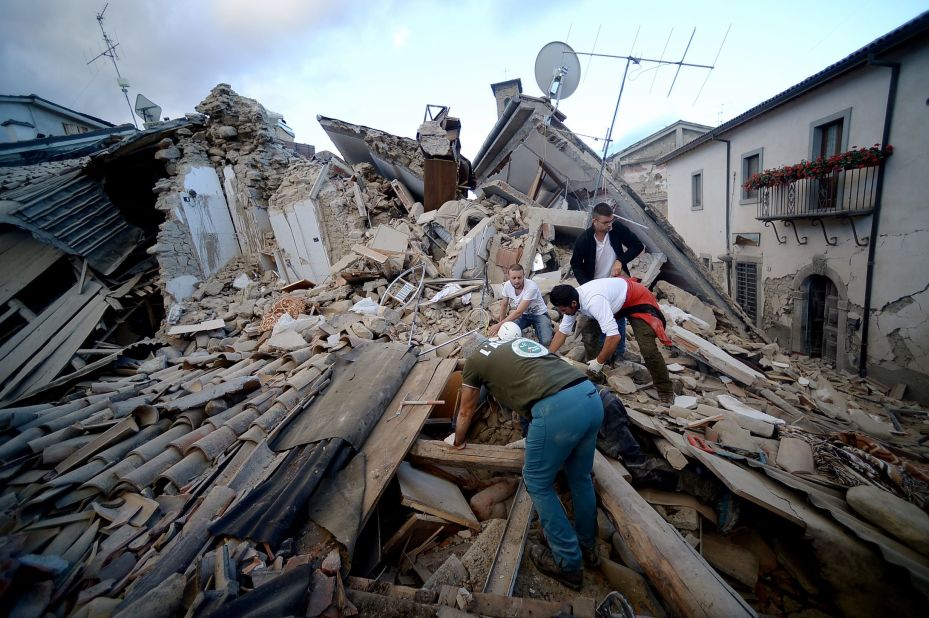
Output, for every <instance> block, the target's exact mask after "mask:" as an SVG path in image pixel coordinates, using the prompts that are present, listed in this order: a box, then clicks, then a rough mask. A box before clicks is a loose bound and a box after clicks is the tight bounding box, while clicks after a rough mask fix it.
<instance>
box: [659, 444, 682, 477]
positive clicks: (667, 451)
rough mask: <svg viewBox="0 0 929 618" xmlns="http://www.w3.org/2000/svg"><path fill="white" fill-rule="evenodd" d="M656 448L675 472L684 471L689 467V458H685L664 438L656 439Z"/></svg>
mask: <svg viewBox="0 0 929 618" xmlns="http://www.w3.org/2000/svg"><path fill="white" fill-rule="evenodd" d="M655 448H657V449H658V452H659V453H661V456H662V457H664V458H665V461H667V462H668V463H669V464H671V467H672V468H674V469H675V470H683V469H684V466H686V465H687V458H686V457H684V454H683V453H681V452H680V451H679V450H678V448H677V447H676V446H674V445H673V444H671V443H670V442H668V441H667V440H665V439H664V438H655Z"/></svg>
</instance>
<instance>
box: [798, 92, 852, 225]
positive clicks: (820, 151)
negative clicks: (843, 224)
mask: <svg viewBox="0 0 929 618" xmlns="http://www.w3.org/2000/svg"><path fill="white" fill-rule="evenodd" d="M851 115H852V109H851V108H848V109H846V110H843V111H841V112H838V113H836V114H832V115H831V116H826V117H825V118H820V119H819V120H817V121H815V122H812V123H810V159H811V160H815V159H818V158H819V157H826V158H828V157H831V156H833V155H836V154H839V153H840V152H845V151H846V150H847V149H848V129H849V122H850V121H851ZM808 199H809V202H810V209H811V210H821V209H827V210H828V209H832V208H836V207H837V206H838V205H839V203H841V199H840V195H839V179H838V177H836V176H835V175H833V176H831V177H828V176H827V177H826V178H822V179H819V180H815V181H813V182H812V183H811V187H810V192H809V198H808Z"/></svg>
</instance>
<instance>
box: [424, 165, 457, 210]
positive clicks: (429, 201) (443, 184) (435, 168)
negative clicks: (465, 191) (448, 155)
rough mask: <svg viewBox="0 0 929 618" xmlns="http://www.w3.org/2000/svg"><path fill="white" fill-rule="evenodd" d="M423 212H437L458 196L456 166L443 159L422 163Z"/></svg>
mask: <svg viewBox="0 0 929 618" xmlns="http://www.w3.org/2000/svg"><path fill="white" fill-rule="evenodd" d="M423 193H424V195H423V210H424V211H425V212H429V211H431V210H437V209H438V208H439V207H440V206H442V204H444V203H445V202H448V201H451V200H453V199H455V196H456V195H457V194H458V164H457V163H455V162H454V161H447V160H445V159H426V160H425V161H424V162H423Z"/></svg>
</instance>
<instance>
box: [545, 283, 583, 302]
mask: <svg viewBox="0 0 929 618" xmlns="http://www.w3.org/2000/svg"><path fill="white" fill-rule="evenodd" d="M548 298H549V300H551V301H552V305H554V306H555V307H570V306H571V301H575V302H577V303H580V302H581V297H580V296H579V295H578V293H577V290H575V289H574V288H573V287H571V286H570V285H556V286H555V287H553V288H552V291H551V293H550V294H549V295H548Z"/></svg>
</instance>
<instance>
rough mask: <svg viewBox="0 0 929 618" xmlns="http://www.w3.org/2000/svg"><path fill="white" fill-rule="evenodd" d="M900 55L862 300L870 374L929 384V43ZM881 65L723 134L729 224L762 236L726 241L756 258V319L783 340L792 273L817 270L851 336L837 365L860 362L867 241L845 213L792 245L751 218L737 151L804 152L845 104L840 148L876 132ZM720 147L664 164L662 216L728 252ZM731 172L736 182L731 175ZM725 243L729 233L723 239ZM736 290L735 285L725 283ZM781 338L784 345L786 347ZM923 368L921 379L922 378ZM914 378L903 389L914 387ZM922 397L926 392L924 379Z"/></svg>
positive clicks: (801, 224) (884, 82)
mask: <svg viewBox="0 0 929 618" xmlns="http://www.w3.org/2000/svg"><path fill="white" fill-rule="evenodd" d="M899 60H900V61H901V63H902V69H901V73H900V81H899V85H898V92H897V97H896V107H895V112H894V122H893V125H892V130H891V134H890V140H889V141H890V143H891V144H892V145H893V146H894V149H895V153H894V155H893V156H891V157H890V158H889V159H888V161H887V162H886V164H885V169H886V171H885V179H884V189H883V207H882V214H881V222H880V231H879V239H878V241H877V242H878V244H877V248H876V263H875V269H874V278H873V292H872V298H871V304H872V309H874V310H876V311H875V313H873V314H872V315H873V319H872V322H871V336H870V337H869V346H870V350H869V354H868V357H869V371H871V370H872V369H873V370H874V372H873V375H875V376H876V377H878V379H883V380H884V381H886V382H888V383H895V382H906V383H908V384H911V385H916V384H918V383H919V382H920V381H922V382H923V383H925V384H929V377H926V374H927V373H929V370H927V368H929V269H927V268H926V267H925V264H926V263H927V259H929V193H927V191H926V187H927V182H929V181H927V178H929V123H927V122H926V109H927V108H926V103H925V102H926V93H925V84H926V83H929V47H927V46H925V45H924V46H923V48H922V49H918V50H915V51H911V52H909V53H908V54H906V55H903V56H900V58H899ZM889 83H890V69H888V68H884V67H863V68H859V69H857V70H855V71H853V72H852V73H850V74H848V75H846V76H844V77H842V78H839V79H836V80H833V81H832V82H829V83H828V84H826V85H824V86H822V87H820V88H817V89H815V90H813V91H811V92H810V93H808V94H806V95H804V96H802V97H800V98H799V99H796V100H794V101H792V102H790V103H788V104H785V105H782V106H780V107H778V108H776V109H775V110H773V111H771V112H767V113H765V114H763V115H762V116H760V117H758V118H756V119H754V120H752V121H750V122H748V123H746V124H743V125H741V126H739V127H737V128H736V129H734V130H732V131H730V132H729V133H727V134H724V135H722V136H721V137H722V138H724V139H728V140H730V143H731V155H730V168H731V172H730V183H729V190H730V191H731V194H730V195H731V210H730V231H731V233H732V234H736V233H745V232H750V233H758V234H760V239H761V241H760V246H757V247H756V246H732V247H731V249H730V253H731V255H732V258H733V260H735V261H739V260H740V259H742V260H747V261H756V262H760V263H761V271H762V274H761V277H762V286H761V289H760V290H759V293H760V295H761V298H759V302H761V303H763V306H764V309H763V318H764V319H763V323H762V326H763V327H764V328H766V329H767V330H768V331H769V332H770V333H772V334H780V335H782V337H781V343H782V344H784V343H785V341H784V337H783V336H785V335H787V334H789V331H790V328H791V325H792V321H793V320H794V315H793V302H794V301H793V298H794V296H795V294H792V293H795V292H796V285H797V281H796V279H797V278H798V277H801V278H802V277H803V276H804V275H803V273H807V272H811V271H813V270H816V271H817V272H828V275H829V276H830V277H831V278H832V279H837V280H836V281H834V282H835V283H836V285H837V287H838V288H839V289H840V296H842V297H844V299H845V300H847V303H848V314H847V317H848V321H849V324H850V326H849V330H848V341H847V343H848V345H847V349H846V354H845V358H843V359H837V360H838V362H839V365H840V366H844V367H846V368H849V369H854V368H856V367H857V364H858V352H859V348H858V345H859V343H860V334H861V331H860V330H856V319H857V318H862V317H863V316H862V308H863V305H864V299H865V287H866V272H867V258H868V247H867V246H863V247H862V246H858V245H856V243H855V240H854V235H853V233H852V228H851V227H850V223H849V220H848V219H843V218H835V217H832V218H825V219H822V221H823V223H824V225H825V229H826V231H827V235H828V236H829V238H830V240H831V239H832V238H833V237H835V239H836V245H835V246H829V245H828V244H827V243H826V242H825V239H824V237H823V231H822V229H821V228H820V227H818V226H813V225H812V224H811V222H810V220H809V219H806V220H798V221H797V222H796V225H797V234H798V235H799V239H800V241H805V244H798V242H797V236H795V234H794V231H793V229H792V228H790V227H788V226H785V224H784V221H782V220H775V221H774V222H773V224H774V225H775V226H776V227H777V234H778V235H779V236H780V237H781V239H784V238H786V242H785V243H783V244H782V243H779V242H778V240H777V239H776V238H775V233H774V231H773V229H772V227H765V226H764V222H762V221H759V220H757V219H756V218H755V217H756V216H757V204H756V203H755V202H754V201H751V202H747V201H744V200H742V199H741V194H742V191H741V184H742V182H744V180H745V179H744V178H743V177H742V156H743V155H744V154H747V153H750V152H752V151H755V150H757V149H759V148H762V149H763V151H762V161H761V167H762V169H769V168H774V167H780V166H782V165H788V164H793V163H798V162H800V161H801V160H803V159H810V158H811V124H812V123H815V122H817V121H819V120H821V119H823V118H825V117H828V116H831V115H833V114H837V113H839V112H843V111H844V110H847V109H849V108H850V116H849V121H848V124H847V126H846V127H845V131H846V138H845V139H846V148H845V149H846V150H850V149H852V148H854V147H868V146H872V145H874V144H877V143H880V142H881V140H882V134H883V127H884V118H885V112H886V106H887V95H888V87H889ZM725 164H726V161H725V144H724V143H718V142H708V143H705V144H703V145H701V146H700V147H698V148H697V149H695V150H694V151H691V152H689V153H686V154H683V155H681V156H678V157H676V158H674V159H671V160H670V161H669V162H668V177H669V178H668V194H669V195H668V218H669V220H670V221H671V223H672V224H673V225H674V226H675V228H676V229H677V230H678V232H679V233H680V234H681V235H682V236H683V237H684V239H685V240H686V241H687V243H688V244H689V245H690V246H691V248H692V249H693V250H694V252H695V253H698V254H701V253H706V254H710V255H712V256H714V257H715V256H717V255H720V254H723V253H725V251H726V248H725V244H726V239H725V235H724V232H723V231H721V230H724V229H725V195H724V193H723V186H724V183H725V181H724V180H723V179H722V176H723V175H724V174H725ZM699 169H703V174H704V210H703V211H693V210H691V197H690V176H691V173H692V172H694V171H697V170H699ZM733 172H734V174H735V177H734V179H733V177H732V173H733ZM853 221H854V224H855V226H856V230H857V233H858V236H859V238H864V237H867V236H868V235H869V234H870V233H871V225H872V217H871V216H864V217H855V218H854V220H853ZM730 241H731V237H730ZM732 292H733V294H734V290H733V291H732ZM785 347H786V346H785ZM920 376H922V377H920ZM918 390H919V388H918V387H916V386H914V388H911V390H910V392H911V394H914V395H916V394H917V391H918ZM923 396H924V397H929V388H926V391H925V393H923Z"/></svg>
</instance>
